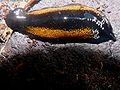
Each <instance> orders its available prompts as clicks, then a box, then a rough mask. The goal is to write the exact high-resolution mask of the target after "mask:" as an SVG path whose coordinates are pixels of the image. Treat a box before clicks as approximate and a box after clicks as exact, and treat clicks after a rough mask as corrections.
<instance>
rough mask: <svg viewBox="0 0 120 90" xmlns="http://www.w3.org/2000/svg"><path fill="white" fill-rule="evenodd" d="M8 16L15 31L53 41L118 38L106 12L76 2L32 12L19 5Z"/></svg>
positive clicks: (91, 41) (73, 41)
mask: <svg viewBox="0 0 120 90" xmlns="http://www.w3.org/2000/svg"><path fill="white" fill-rule="evenodd" d="M5 20H6V23H7V25H8V26H9V27H10V28H12V29H13V30H14V31H18V32H27V33H31V34H33V35H35V36H38V37H39V39H40V40H43V41H47V42H52V43H69V42H71V43H76V42H84V43H92V44H98V43H102V42H106V41H109V40H113V41H116V39H115V36H114V34H113V31H112V26H111V24H110V22H109V21H108V19H107V18H106V16H105V15H104V14H103V13H101V12H99V11H97V10H95V9H93V8H90V7H87V6H82V5H77V4H76V5H67V6H62V7H52V8H46V9H41V10H36V11H31V12H25V11H24V10H23V9H20V8H17V9H15V10H13V11H11V12H10V13H9V14H8V15H7V16H6V19H5Z"/></svg>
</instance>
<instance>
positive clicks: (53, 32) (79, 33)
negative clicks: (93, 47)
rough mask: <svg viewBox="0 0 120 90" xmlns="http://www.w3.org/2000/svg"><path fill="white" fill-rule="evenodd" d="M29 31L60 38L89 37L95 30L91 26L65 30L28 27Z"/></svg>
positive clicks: (46, 36) (45, 36)
mask: <svg viewBox="0 0 120 90" xmlns="http://www.w3.org/2000/svg"><path fill="white" fill-rule="evenodd" d="M25 30H26V31H27V32H29V33H31V34H34V35H37V36H40V37H42V38H49V39H57V38H58V39H60V38H63V39H64V38H79V39H89V38H92V36H93V32H92V29H91V28H81V29H76V30H71V31H65V30H60V29H49V28H44V27H27V28H26V29H25Z"/></svg>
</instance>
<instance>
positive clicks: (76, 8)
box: [27, 5, 101, 15]
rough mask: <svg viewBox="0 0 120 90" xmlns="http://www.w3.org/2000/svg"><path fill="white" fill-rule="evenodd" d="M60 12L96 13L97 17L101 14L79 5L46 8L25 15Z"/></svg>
mask: <svg viewBox="0 0 120 90" xmlns="http://www.w3.org/2000/svg"><path fill="white" fill-rule="evenodd" d="M61 10H87V11H91V12H94V13H96V14H97V15H100V14H101V12H99V11H97V10H95V9H93V8H90V7H86V6H81V5H70V6H63V7H55V8H47V9H41V10H36V11H32V12H28V13H27V14H28V15H29V14H33V15H38V14H45V13H50V12H55V11H61Z"/></svg>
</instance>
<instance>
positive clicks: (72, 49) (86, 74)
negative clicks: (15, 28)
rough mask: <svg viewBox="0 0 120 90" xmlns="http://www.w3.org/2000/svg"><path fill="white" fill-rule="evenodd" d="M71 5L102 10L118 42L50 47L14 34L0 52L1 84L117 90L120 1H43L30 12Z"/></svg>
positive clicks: (25, 86) (47, 87)
mask: <svg viewBox="0 0 120 90" xmlns="http://www.w3.org/2000/svg"><path fill="white" fill-rule="evenodd" d="M70 3H80V4H83V5H87V6H89V7H93V8H95V9H98V10H100V11H102V12H103V13H104V14H105V15H106V16H107V18H108V19H109V21H110V23H111V24H112V27H113V32H114V33H115V36H116V37H117V41H116V42H115V43H113V42H111V41H109V42H105V43H101V44H98V45H95V44H94V45H92V44H87V43H67V44H50V43H48V42H41V41H38V40H36V41H35V40H31V39H30V38H29V37H28V36H27V35H23V34H21V33H18V32H15V33H13V35H12V37H11V38H10V40H9V42H8V44H7V46H6V48H5V50H4V51H3V53H2V54H3V56H4V57H5V58H2V59H1V64H0V65H1V68H0V80H1V82H2V83H1V84H5V85H8V86H9V87H8V88H9V89H8V90H11V89H12V90H13V89H18V88H20V89H25V88H27V89H28V88H33V89H35V88H36V87H38V88H39V89H40V88H43V89H45V90H46V89H48V90H53V89H68V88H72V89H76V88H81V89H86V90H88V89H89V90H103V89H105V90H107V89H111V90H119V88H120V81H119V79H120V72H119V71H120V63H119V59H120V49H119V44H120V43H119V38H120V32H119V28H120V23H119V22H120V7H119V5H120V1H119V0H42V1H41V2H40V3H39V5H36V6H35V7H33V9H36V7H37V8H38V6H39V8H44V7H50V6H60V5H66V4H70ZM33 9H32V10H33ZM37 82H38V83H37ZM4 88H6V87H4Z"/></svg>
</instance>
